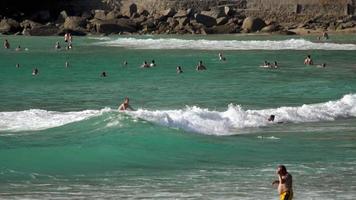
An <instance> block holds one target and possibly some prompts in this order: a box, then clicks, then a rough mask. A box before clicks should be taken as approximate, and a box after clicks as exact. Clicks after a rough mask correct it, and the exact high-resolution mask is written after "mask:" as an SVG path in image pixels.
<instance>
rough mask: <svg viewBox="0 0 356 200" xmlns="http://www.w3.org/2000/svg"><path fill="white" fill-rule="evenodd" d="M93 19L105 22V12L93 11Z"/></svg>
mask: <svg viewBox="0 0 356 200" xmlns="http://www.w3.org/2000/svg"><path fill="white" fill-rule="evenodd" d="M94 13H95V14H94V18H95V19H100V20H106V14H105V10H95V11H94Z"/></svg>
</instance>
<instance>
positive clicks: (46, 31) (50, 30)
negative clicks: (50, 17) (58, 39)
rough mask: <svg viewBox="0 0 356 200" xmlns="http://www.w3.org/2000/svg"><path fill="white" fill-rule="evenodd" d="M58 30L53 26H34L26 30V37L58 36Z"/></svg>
mask: <svg viewBox="0 0 356 200" xmlns="http://www.w3.org/2000/svg"><path fill="white" fill-rule="evenodd" d="M58 33H59V28H58V27H56V26H54V25H42V26H36V27H33V28H31V29H30V30H28V35H32V36H51V35H58Z"/></svg>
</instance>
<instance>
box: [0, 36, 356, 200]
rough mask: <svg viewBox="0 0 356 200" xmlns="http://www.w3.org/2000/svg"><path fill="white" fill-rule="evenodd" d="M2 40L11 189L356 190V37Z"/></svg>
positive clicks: (50, 195) (1, 130)
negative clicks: (286, 184)
mask: <svg viewBox="0 0 356 200" xmlns="http://www.w3.org/2000/svg"><path fill="white" fill-rule="evenodd" d="M0 38H1V40H3V39H5V38H7V39H9V41H10V43H11V47H12V49H10V50H5V49H3V48H1V49H0V67H1V73H0V93H1V98H0V180H1V181H0V198H1V199H19V198H20V199H82V198H89V199H94V198H99V199H119V198H120V199H121V198H122V199H124V198H133V199H142V198H144V199H276V198H277V196H278V194H277V191H276V189H275V188H273V187H272V186H271V182H272V181H273V180H274V179H275V178H276V177H275V168H276V166H277V165H278V164H285V165H286V166H287V168H288V170H289V171H290V172H291V174H292V175H293V178H294V191H295V199H355V197H356V192H355V191H356V173H355V166H356V143H355V141H356V79H355V78H356V57H355V56H354V55H355V52H356V42H355V41H356V36H352V35H337V36H331V39H330V40H329V41H317V40H316V39H315V38H314V37H297V36H294V37H291V36H266V35H252V36H239V35H216V36H112V37H75V38H74V48H73V50H70V51H66V50H64V49H63V50H55V49H54V44H55V42H56V41H60V42H61V44H62V46H64V43H63V42H62V40H63V38H62V37H18V36H8V37H5V36H0ZM17 45H21V47H22V48H23V50H22V51H19V52H16V51H14V48H15V47H16V46H17ZM25 48H27V50H24V49H25ZM219 52H223V54H224V56H225V57H226V59H227V60H226V61H224V62H222V61H219V58H218V56H217V55H218V53H219ZM308 54H311V55H312V58H313V59H314V62H315V63H316V65H319V64H322V63H326V64H327V66H326V68H318V67H316V65H315V66H304V65H303V60H304V57H305V56H306V55H308ZM152 59H154V60H155V61H156V63H157V66H156V67H154V68H150V69H142V68H139V66H140V65H141V64H142V62H143V61H144V60H146V61H148V62H150V61H151V60H152ZM125 60H126V61H127V62H128V65H127V66H125V65H123V63H124V61H125ZM199 60H202V61H203V62H204V64H205V65H206V67H207V68H208V70H207V71H203V72H196V71H195V65H196V64H197V63H198V61H199ZM264 60H267V61H269V62H274V61H278V64H279V68H278V69H265V68H261V67H260V65H262V63H263V61H264ZM65 62H69V67H68V68H66V67H65ZM17 63H19V64H20V68H16V67H15V66H16V64H17ZM178 65H180V66H182V68H183V71H184V73H182V74H176V71H175V70H176V67H177V66H178ZM35 67H37V68H38V69H39V75H38V76H32V75H31V73H32V69H33V68H35ZM102 71H105V72H107V74H108V76H107V77H105V78H104V77H100V73H101V72H102ZM125 96H129V97H130V99H131V101H130V103H131V105H132V107H134V108H135V109H136V111H134V112H128V113H120V112H118V111H117V107H118V104H119V103H120V102H121V101H122V100H123V98H124V97H125ZM271 114H274V115H276V121H275V122H274V123H271V122H268V121H267V120H266V119H267V118H268V116H269V115H271ZM279 122H281V123H279ZM345 183H347V184H345Z"/></svg>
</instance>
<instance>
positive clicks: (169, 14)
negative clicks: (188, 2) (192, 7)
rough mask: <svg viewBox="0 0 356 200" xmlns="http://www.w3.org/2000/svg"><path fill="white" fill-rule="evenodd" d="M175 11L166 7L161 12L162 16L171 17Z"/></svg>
mask: <svg viewBox="0 0 356 200" xmlns="http://www.w3.org/2000/svg"><path fill="white" fill-rule="evenodd" d="M176 13H177V12H176V11H175V10H174V9H173V8H170V9H167V10H165V11H163V12H162V16H164V17H167V18H168V17H173V16H174V15H175V14H176Z"/></svg>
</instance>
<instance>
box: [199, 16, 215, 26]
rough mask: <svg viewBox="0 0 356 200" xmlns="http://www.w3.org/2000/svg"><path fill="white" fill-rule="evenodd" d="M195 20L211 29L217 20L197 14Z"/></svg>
mask: <svg viewBox="0 0 356 200" xmlns="http://www.w3.org/2000/svg"><path fill="white" fill-rule="evenodd" d="M194 17H195V20H196V21H197V22H198V23H201V24H204V25H205V26H206V27H211V26H214V25H216V19H215V18H213V17H210V16H207V15H203V14H195V16H194Z"/></svg>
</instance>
